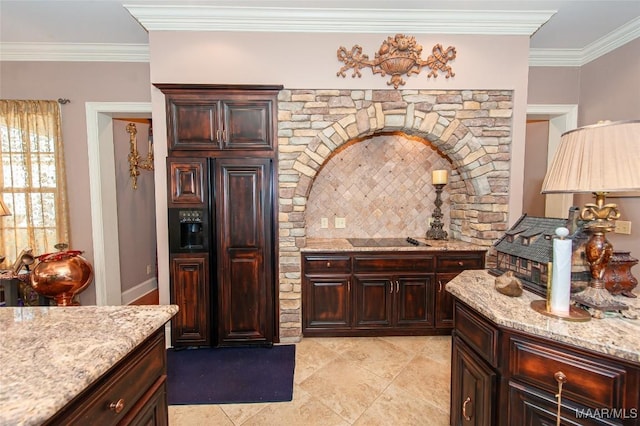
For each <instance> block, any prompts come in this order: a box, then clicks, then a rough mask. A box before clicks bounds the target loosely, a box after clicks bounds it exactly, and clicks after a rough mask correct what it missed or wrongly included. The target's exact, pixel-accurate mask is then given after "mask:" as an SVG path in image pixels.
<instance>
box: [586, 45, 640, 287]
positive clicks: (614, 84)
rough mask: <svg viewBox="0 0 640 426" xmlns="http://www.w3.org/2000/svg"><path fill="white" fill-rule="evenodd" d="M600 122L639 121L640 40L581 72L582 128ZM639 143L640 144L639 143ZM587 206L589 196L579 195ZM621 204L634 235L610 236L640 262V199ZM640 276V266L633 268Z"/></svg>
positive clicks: (618, 247) (617, 247) (620, 200)
mask: <svg viewBox="0 0 640 426" xmlns="http://www.w3.org/2000/svg"><path fill="white" fill-rule="evenodd" d="M599 120H613V121H617V120H640V38H638V39H636V40H634V41H632V42H630V43H627V44H626V45H624V46H622V47H620V48H618V49H616V50H615V51H613V52H610V53H608V54H607V55H604V56H602V57H600V58H598V59H596V60H595V61H592V62H590V63H588V64H586V65H585V66H583V67H582V69H581V70H580V109H579V113H578V124H579V125H580V126H584V125H589V124H594V123H597V122H598V121H599ZM638 143H640V141H638ZM639 173H640V171H639ZM575 198H576V204H577V205H584V203H585V202H589V201H590V200H591V198H590V197H588V196H576V197H575ZM609 201H611V202H615V203H616V204H618V207H619V209H620V214H621V217H620V219H623V220H630V221H631V222H632V227H631V235H621V234H614V233H610V234H608V236H607V238H608V239H609V240H610V241H611V243H612V244H613V247H614V250H616V251H630V252H631V255H632V256H633V257H635V258H636V259H640V197H635V198H609ZM633 273H634V274H635V276H636V277H640V265H636V266H635V267H634V268H633Z"/></svg>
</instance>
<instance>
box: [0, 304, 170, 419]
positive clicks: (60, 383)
mask: <svg viewBox="0 0 640 426" xmlns="http://www.w3.org/2000/svg"><path fill="white" fill-rule="evenodd" d="M176 312H178V307H177V306H176V305H161V306H158V305H153V306H151V305H150V306H72V307H16V308H9V307H3V308H0V329H1V330H2V332H1V333H0V348H2V351H1V352H0V425H37V424H41V423H43V422H44V421H45V420H46V419H48V418H50V417H51V416H53V415H54V414H55V413H56V412H58V411H59V410H60V409H61V408H62V407H64V405H65V404H67V402H69V401H70V400H71V399H72V398H74V397H75V396H76V395H77V394H79V393H80V392H82V391H83V390H84V389H85V388H86V387H87V386H89V385H90V384H91V383H93V382H94V381H95V380H96V379H98V377H100V376H101V375H102V374H104V373H105V372H106V371H107V370H109V368H111V367H112V366H113V365H114V364H115V363H116V362H118V361H119V360H120V359H122V358H124V357H125V356H126V355H127V354H128V353H129V352H131V351H132V350H133V349H134V348H135V347H136V346H137V345H138V344H140V343H142V342H143V341H144V340H145V339H146V338H147V337H149V336H150V335H151V334H153V332H154V331H156V330H158V329H159V328H160V327H162V326H163V325H164V324H165V323H166V322H167V321H169V320H170V319H171V317H173V316H174V315H175V314H176Z"/></svg>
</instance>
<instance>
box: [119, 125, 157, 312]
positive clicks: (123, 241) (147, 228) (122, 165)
mask: <svg viewBox="0 0 640 426" xmlns="http://www.w3.org/2000/svg"><path fill="white" fill-rule="evenodd" d="M131 121H132V120H131V119H125V118H123V119H114V120H113V144H114V155H115V162H116V192H117V194H116V198H117V203H118V240H119V241H120V288H121V290H122V292H123V293H125V292H126V291H127V290H132V289H134V288H135V287H136V286H139V285H141V284H142V283H145V282H147V281H149V280H154V281H155V269H156V215H155V202H156V200H155V195H154V192H155V183H154V177H153V172H152V171H145V170H140V176H138V189H133V184H132V180H131V177H130V175H129V161H128V157H129V145H130V143H129V133H128V132H127V130H126V127H127V125H128V124H129V123H130V122H131ZM133 122H134V124H135V125H136V129H137V130H138V133H137V143H138V151H139V153H140V156H142V158H143V159H146V156H147V151H148V149H147V145H148V135H149V125H150V123H149V120H140V119H133ZM161 164H162V163H161ZM163 186H164V184H163ZM147 265H148V266H149V267H150V268H151V272H150V273H147ZM150 284H153V285H156V284H155V283H150ZM124 302H126V301H124Z"/></svg>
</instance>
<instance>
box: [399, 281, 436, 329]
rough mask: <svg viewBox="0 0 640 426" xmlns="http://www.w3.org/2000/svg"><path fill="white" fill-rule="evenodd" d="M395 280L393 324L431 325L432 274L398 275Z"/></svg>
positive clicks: (432, 301)
mask: <svg viewBox="0 0 640 426" xmlns="http://www.w3.org/2000/svg"><path fill="white" fill-rule="evenodd" d="M394 281H395V293H396V294H395V309H396V313H395V321H394V323H395V325H397V326H399V327H403V328H405V327H427V326H433V317H434V315H433V306H434V300H433V299H434V287H433V275H427V276H398V277H395V278H394Z"/></svg>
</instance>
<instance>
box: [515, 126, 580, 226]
mask: <svg viewBox="0 0 640 426" xmlns="http://www.w3.org/2000/svg"><path fill="white" fill-rule="evenodd" d="M526 140H527V142H526V149H525V158H526V163H525V166H524V189H523V195H522V212H523V213H526V214H527V215H528V216H534V217H544V216H545V213H544V202H545V200H544V195H542V194H541V193H540V190H541V188H542V181H543V180H544V175H545V174H546V170H547V145H548V141H549V122H548V121H545V120H543V121H529V122H527V137H526ZM568 213H569V212H567V214H568Z"/></svg>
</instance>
